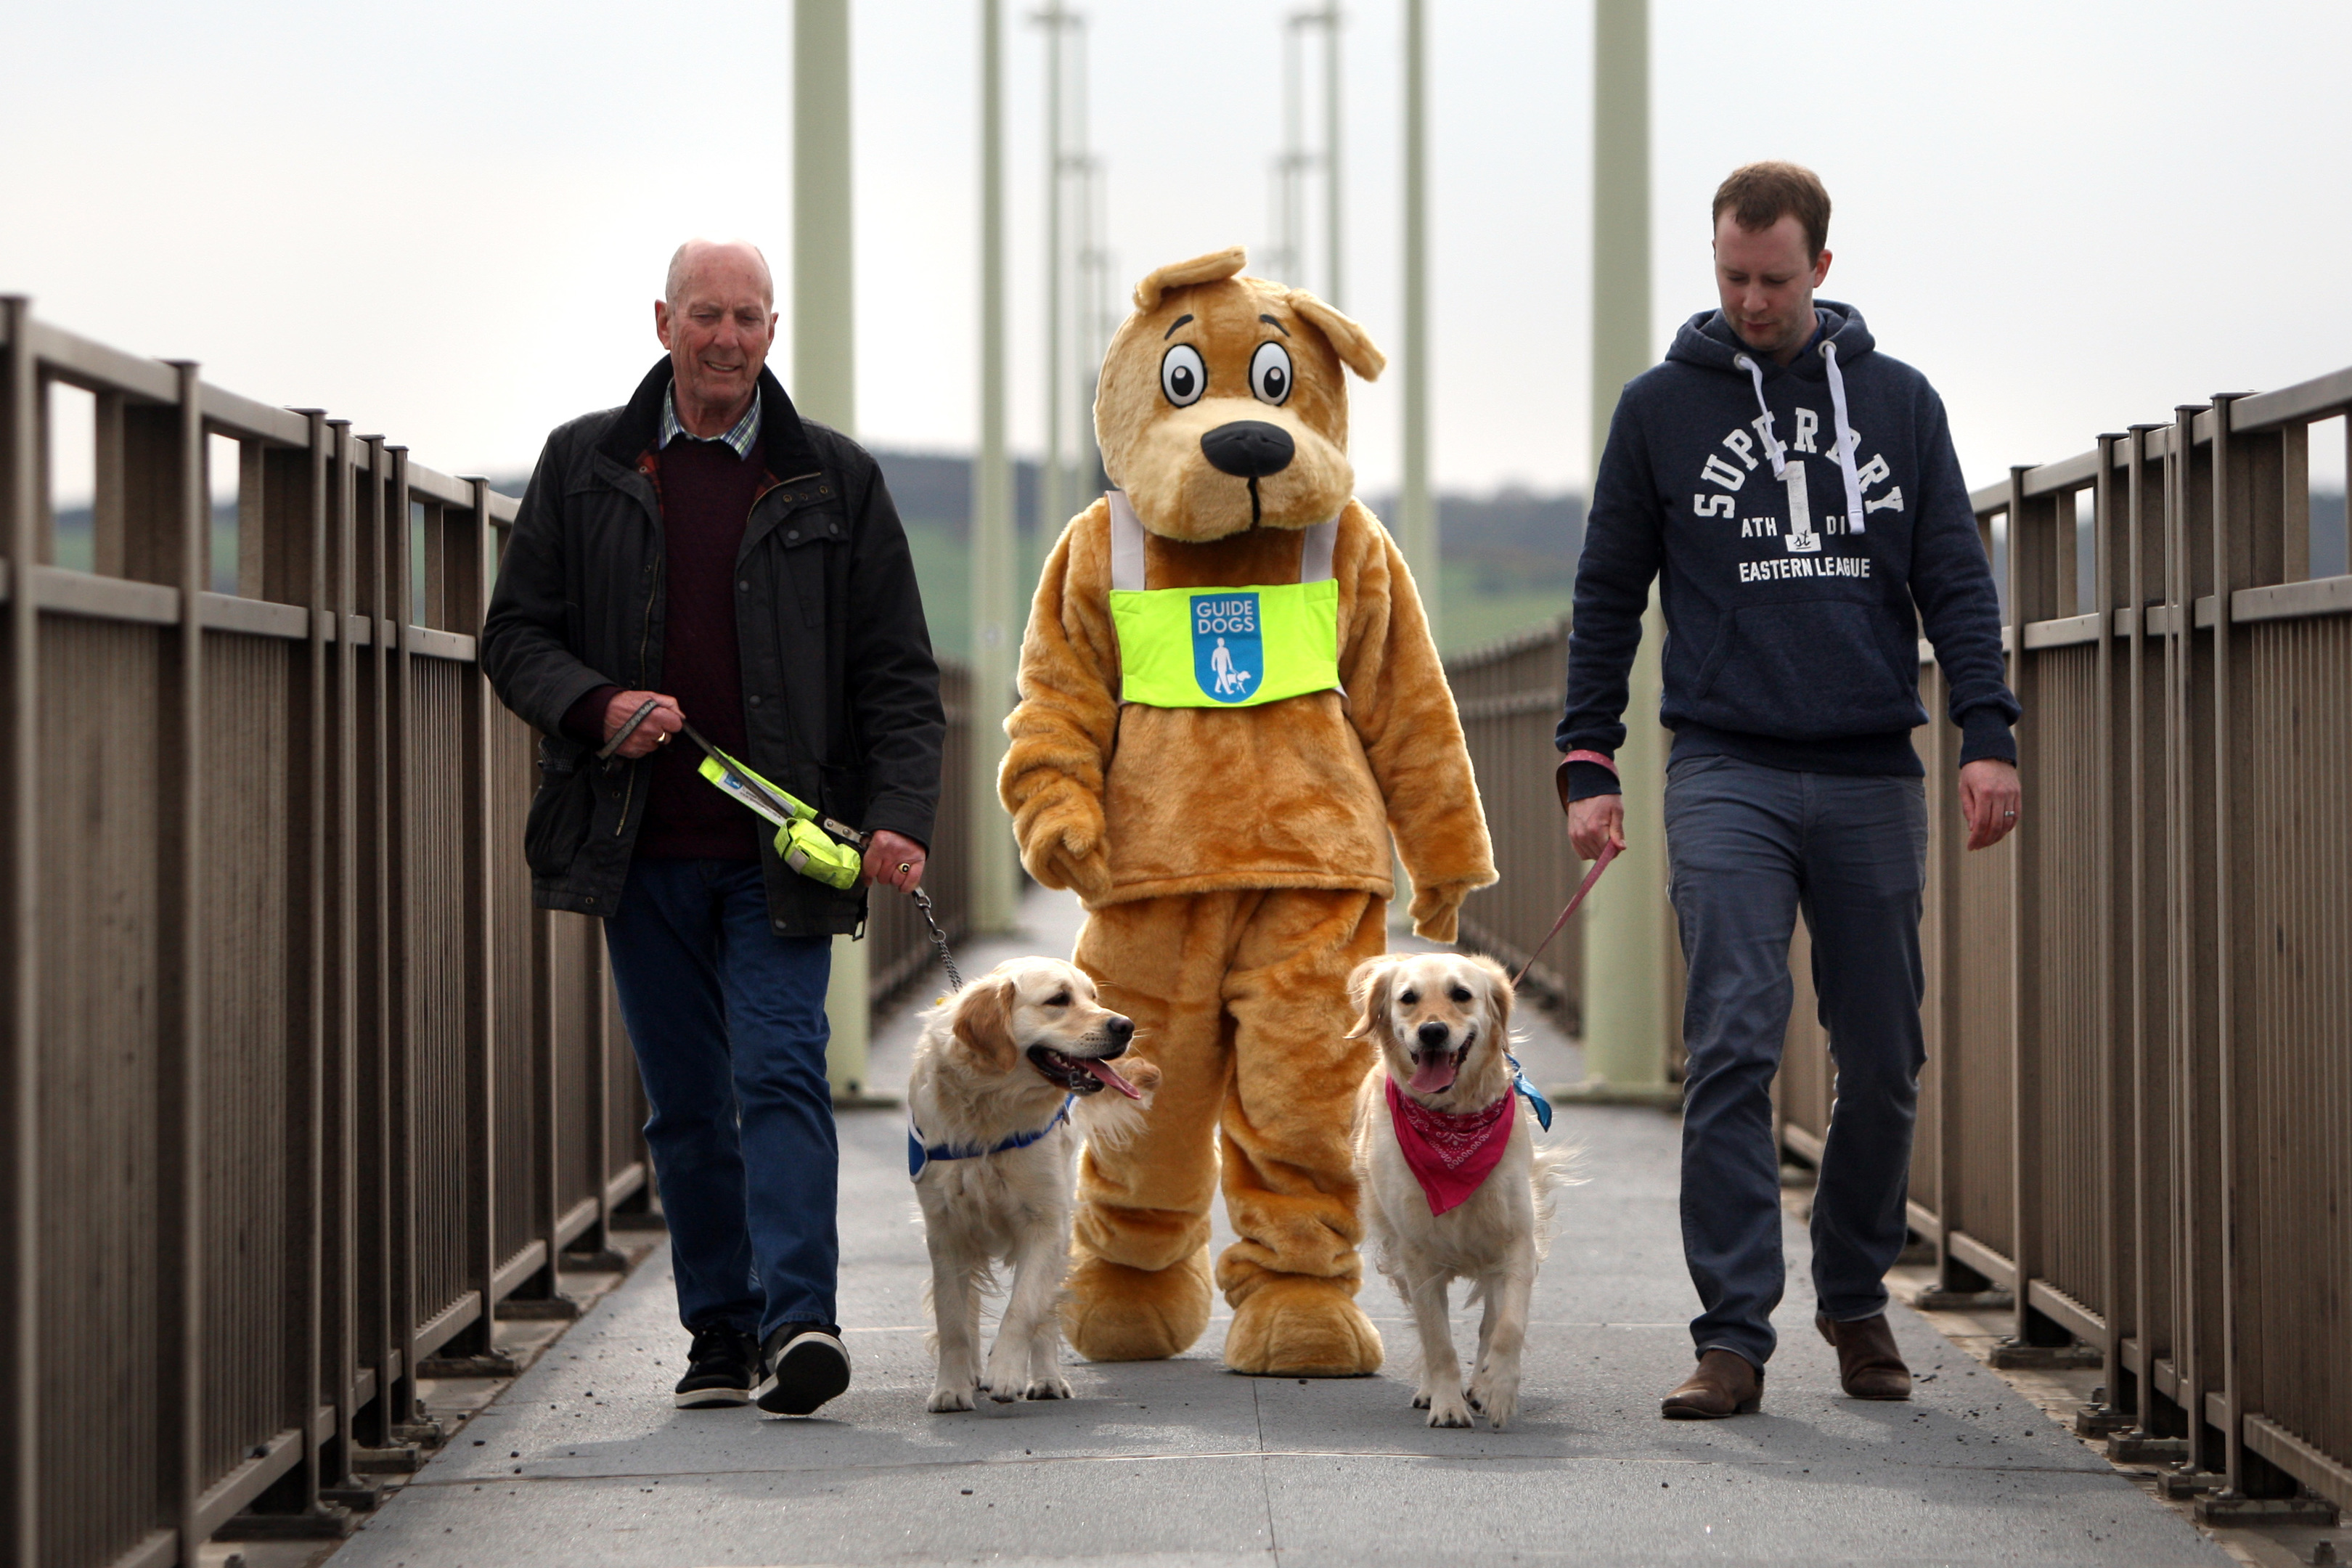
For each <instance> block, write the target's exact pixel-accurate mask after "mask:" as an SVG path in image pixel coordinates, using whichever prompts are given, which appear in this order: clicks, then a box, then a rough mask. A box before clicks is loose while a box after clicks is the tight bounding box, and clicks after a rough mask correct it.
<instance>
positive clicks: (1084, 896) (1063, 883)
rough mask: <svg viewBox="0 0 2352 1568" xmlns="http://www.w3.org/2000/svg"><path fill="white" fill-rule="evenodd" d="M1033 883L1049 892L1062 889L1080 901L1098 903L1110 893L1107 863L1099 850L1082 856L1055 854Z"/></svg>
mask: <svg viewBox="0 0 2352 1568" xmlns="http://www.w3.org/2000/svg"><path fill="white" fill-rule="evenodd" d="M1037 879H1038V880H1039V881H1041V882H1044V883H1045V885H1046V886H1047V887H1049V888H1066V889H1069V890H1070V891H1071V892H1073V893H1076V894H1077V895H1078V897H1079V898H1080V899H1081V900H1095V899H1099V898H1101V897H1103V896H1104V895H1105V894H1107V893H1108V892H1109V891H1110V861H1109V859H1108V858H1107V857H1106V856H1105V855H1104V854H1103V852H1102V850H1101V848H1100V847H1097V848H1095V849H1093V850H1090V851H1089V852H1087V854H1084V855H1072V854H1070V853H1068V852H1067V850H1066V849H1061V850H1056V851H1055V852H1054V853H1053V854H1052V855H1051V856H1050V857H1048V858H1047V860H1046V868H1045V874H1040V875H1039V876H1038V878H1037Z"/></svg>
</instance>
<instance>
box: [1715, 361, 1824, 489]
mask: <svg viewBox="0 0 2352 1568" xmlns="http://www.w3.org/2000/svg"><path fill="white" fill-rule="evenodd" d="M1731 363H1734V364H1736V365H1738V367H1739V368H1740V369H1742V370H1744V371H1746V372H1747V373H1748V379H1749V380H1751V381H1753V382H1754V383H1755V384H1756V408H1757V411H1758V412H1759V414H1761V415H1763V416H1764V417H1763V418H1762V419H1761V420H1760V421H1759V424H1758V428H1759V429H1761V430H1762V431H1763V432H1764V455H1765V456H1766V457H1768V458H1771V459H1772V477H1773V478H1774V479H1783V478H1785V477H1787V474H1788V469H1789V458H1788V451H1789V448H1788V447H1786V446H1785V445H1783V444H1782V443H1781V440H1780V437H1779V436H1778V435H1776V434H1774V433H1773V429H1772V408H1771V405H1769V404H1768V403H1766V402H1765V401H1764V367H1763V366H1762V365H1759V364H1758V363H1756V362H1755V361H1754V360H1752V359H1749V358H1748V356H1747V355H1746V354H1734V355H1732V356H1731ZM1838 406H1839V407H1841V408H1843V406H1844V405H1843V404H1840V405H1838ZM1841 417H1843V416H1841Z"/></svg>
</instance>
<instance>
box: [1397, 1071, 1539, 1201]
mask: <svg viewBox="0 0 2352 1568" xmlns="http://www.w3.org/2000/svg"><path fill="white" fill-rule="evenodd" d="M1388 1088H1389V1121H1391V1123H1392V1124H1393V1125H1394V1126H1395V1128H1396V1140H1397V1147H1398V1148H1399V1149H1402V1151H1403V1152H1404V1163H1405V1165H1406V1167H1407V1168H1408V1169H1410V1170H1411V1171H1412V1179H1413V1180H1414V1181H1416V1182H1419V1183H1420V1184H1421V1190H1422V1193H1423V1195H1424V1196H1426V1197H1427V1198H1428V1199H1429V1212H1430V1213H1431V1214H1433V1215H1441V1214H1444V1212H1445V1211H1446V1210H1447V1209H1450V1208H1453V1207H1454V1206H1455V1205H1458V1204H1460V1203H1461V1202H1462V1201H1463V1200H1464V1199H1465V1198H1467V1197H1468V1196H1469V1195H1470V1194H1472V1193H1475V1192H1476V1191H1477V1190H1478V1184H1479V1183H1481V1182H1483V1181H1485V1180H1486V1175H1487V1173H1488V1172H1490V1171H1492V1170H1494V1168H1495V1165H1496V1162H1497V1161H1499V1160H1501V1159H1502V1157H1503V1150H1504V1148H1505V1147H1506V1146H1507V1144H1508V1143H1509V1142H1510V1141H1511V1116H1512V1110H1513V1108H1514V1106H1515V1105H1516V1104H1517V1100H1518V1096H1517V1094H1506V1095H1505V1096H1503V1098H1502V1099H1500V1100H1496V1101H1495V1103H1494V1104H1492V1105H1490V1106H1487V1107H1486V1109H1484V1110H1471V1111H1465V1112H1464V1113H1462V1114H1461V1115H1458V1116H1457V1115H1454V1114H1452V1113H1450V1112H1447V1111H1444V1110H1430V1109H1429V1107H1427V1106H1425V1105H1423V1104H1422V1103H1421V1102H1420V1101H1419V1100H1414V1099H1412V1097H1411V1096H1409V1095H1407V1094H1405V1093H1404V1092H1403V1091H1402V1089H1398V1088H1397V1086H1396V1079H1389V1083H1388Z"/></svg>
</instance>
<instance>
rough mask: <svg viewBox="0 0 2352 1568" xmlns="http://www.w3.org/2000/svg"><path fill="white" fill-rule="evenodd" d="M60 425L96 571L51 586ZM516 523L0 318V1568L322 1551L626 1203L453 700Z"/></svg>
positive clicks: (432, 477)
mask: <svg viewBox="0 0 2352 1568" xmlns="http://www.w3.org/2000/svg"><path fill="white" fill-rule="evenodd" d="M53 384H60V385H65V386H70V387H76V388H79V389H81V390H82V391H84V392H86V393H88V394H89V395H90V398H89V408H90V410H91V414H90V418H91V420H92V424H93V429H92V432H91V437H92V447H93V451H94V454H95V461H94V465H93V468H94V480H95V496H94V503H93V507H92V516H91V529H92V538H91V541H90V559H91V561H92V563H93V564H94V566H95V570H94V571H92V572H81V571H70V570H65V569H62V568H59V567H58V566H57V565H55V564H54V560H55V558H56V548H55V546H56V540H55V520H54V518H53V517H52V515H51V504H52V503H51V498H50V495H49V488H50V487H49V483H48V474H49V470H50V463H51V460H52V447H53V442H52V434H53V433H52V430H51V423H52V417H53V416H52V409H51V403H52V399H51V396H50V389H51V387H52V385H53ZM226 443H234V449H235V452H236V479H237V504H236V593H234V594H220V593H214V592H210V591H208V589H209V586H210V582H211V563H210V554H211V543H212V541H211V537H210V536H211V532H212V511H213V508H212V504H211V500H210V489H211V478H212V476H211V474H210V473H209V472H208V468H209V464H210V462H211V454H212V453H213V452H214V450H215V448H216V447H217V448H218V449H219V450H221V451H222V452H223V453H226V451H227V449H228V448H227V446H226ZM224 477H225V476H224ZM513 515H514V502H513V501H512V500H509V498H507V497H504V496H501V495H499V494H496V493H494V492H492V491H491V490H490V489H489V488H488V483H487V482H486V481H484V480H481V479H451V478H449V477H447V476H446V475H443V474H439V473H436V472H434V471H433V470H431V469H429V468H425V467H423V466H422V465H421V464H418V463H415V462H413V461H411V460H410V458H409V456H408V454H407V452H406V451H405V450H404V449H403V448H402V447H399V446H397V445H394V444H391V443H388V442H386V441H385V440H383V438H382V437H374V436H360V435H354V434H353V433H352V429H351V427H350V425H349V422H347V421H344V420H341V419H331V418H329V417H327V416H325V415H324V414H322V413H320V412H317V411H289V410H286V409H280V408H273V407H268V406H266V405H261V404H258V403H255V402H253V401H251V400H249V399H247V398H244V397H240V396H238V395H235V394H233V393H229V392H226V391H224V390H222V389H221V388H218V387H215V386H213V385H209V384H205V383H204V382H203V381H202V380H201V379H200V377H199V376H198V374H197V372H196V368H195V367H194V366H193V365H186V364H165V363H159V362H156V361H153V360H146V359H141V358H137V357H135V356H133V355H130V354H125V353H120V352H118V351H116V350H113V349H110V348H108V347H105V346H104V345H101V344H99V343H96V342H90V341H89V340H88V339H85V338H81V337H78V336H75V335H73V334H71V333H68V332H65V331H60V330H58V329H57V328H55V327H53V326H50V325H48V324H47V323H46V322H42V321H37V319H35V317H34V315H33V313H32V311H31V310H30V308H29V306H28V305H27V304H26V302H25V301H23V300H13V299H12V300H0V889H5V890H4V891H0V1170H5V1181H0V1196H5V1212H4V1213H0V1237H5V1247H6V1250H5V1259H0V1264H5V1267H0V1281H5V1282H4V1283H0V1562H5V1563H41V1564H44V1565H45V1568H48V1565H55V1568H68V1565H69V1568H82V1565H90V1568H97V1565H100V1564H121V1565H128V1564H150V1563H154V1564H160V1563H173V1562H182V1563H194V1561H195V1552H196V1547H197V1545H198V1543H200V1542H203V1541H204V1540H205V1539H206V1538H208V1537H210V1536H212V1535H214V1534H215V1532H216V1531H222V1530H223V1528H224V1527H225V1526H227V1525H229V1524H230V1522H231V1521H232V1520H237V1521H238V1528H252V1527H254V1526H253V1525H252V1519H253V1516H254V1515H255V1514H257V1513H267V1514H269V1515H274V1516H276V1518H275V1520H274V1521H269V1522H271V1523H273V1524H274V1526H275V1527H276V1528H277V1529H278V1531H285V1530H287V1529H294V1530H300V1529H303V1528H305V1526H304V1524H303V1523H302V1522H301V1521H309V1525H310V1527H313V1528H316V1529H319V1530H320V1531H333V1530H334V1529H335V1528H336V1526H337V1522H338V1521H337V1520H336V1518H335V1509H336V1506H337V1504H336V1499H337V1497H338V1495H339V1494H341V1495H342V1496H344V1497H346V1498H348V1499H350V1500H353V1501H358V1500H362V1492H363V1490H364V1489H363V1488H362V1487H360V1486H359V1485H358V1484H357V1483H354V1482H353V1480H352V1477H353V1475H354V1473H355V1471H358V1470H361V1469H363V1468H366V1467H367V1466H368V1463H369V1461H370V1460H371V1459H372V1458H374V1459H378V1460H381V1459H382V1458H383V1456H372V1455H371V1454H370V1453H369V1450H371V1449H383V1448H393V1449H397V1448H400V1447H402V1446H403V1445H404V1444H406V1443H409V1442H412V1441H415V1440H416V1439H418V1438H420V1437H425V1438H429V1437H430V1436H431V1433H430V1431H429V1429H428V1428H425V1427H422V1426H420V1425H419V1410H418V1406H417V1401H416V1386H417V1380H418V1378H419V1377H420V1376H424V1375H430V1374H431V1373H432V1372H433V1370H434V1358H436V1357H437V1358H454V1359H452V1360H447V1361H445V1362H444V1363H443V1365H444V1367H445V1368H456V1369H467V1370H472V1371H476V1372H486V1371H494V1370H496V1369H497V1368H498V1367H499V1364H500V1362H499V1357H498V1356H497V1354H496V1352H495V1349H494V1346H493V1343H492V1339H491V1330H492V1326H493V1321H494V1319H495V1318H496V1317H497V1316H499V1315H500V1313H501V1311H502V1310H503V1311H505V1312H507V1313H509V1314H512V1313H516V1312H526V1311H530V1312H532V1313H533V1315H549V1314H558V1315H560V1314H561V1313H562V1311H563V1310H564V1309H563V1304H562V1302H561V1301H560V1300H556V1285H557V1278H556V1272H555V1263H556V1260H557V1259H558V1258H560V1257H562V1256H563V1255H565V1254H566V1253H572V1254H575V1255H576V1254H579V1253H582V1252H583V1251H584V1252H591V1253H594V1252H604V1251H606V1250H607V1248H608V1237H607V1233H608V1230H609V1228H610V1227H611V1226H612V1223H613V1219H614V1213H615V1211H616V1209H618V1208H624V1207H629V1206H636V1205H642V1204H643V1203H644V1202H645V1200H646V1188H647V1183H646V1163H645V1159H644V1154H643V1148H642V1143H641V1142H640V1139H639V1134H638V1127H639V1125H640V1124H641V1122H642V1121H643V1120H644V1104H643V1099H642V1094H641V1090H640V1089H639V1086H638V1079H637V1074H636V1071H635V1063H634V1060H633V1059H632V1057H631V1053H630V1050H629V1047H628V1043H627V1040H626V1038H625V1035H624V1033H623V1030H622V1028H621V1026H620V1022H619V1018H618V1008H617V1005H615V1003H614V998H613V994H612V991H611V987H610V983H609V980H608V976H607V974H606V971H605V960H604V943H603V940H602V933H601V931H599V930H598V928H597V925H596V923H595V922H594V921H592V920H589V919H585V918H582V917H576V916H571V915H565V914H555V913H550V912H547V911H543V910H535V909H534V908H533V907H532V905H531V901H530V880H529V876H528V873H527V871H526V868H525V867H524V863H523V859H522V855H521V851H520V837H521V826H522V816H523V813H524V810H525V808H526V806H527V805H528V804H529V801H530V794H531V790H532V786H533V783H534V781H535V778H536V771H537V770H536V768H535V766H534V749H535V748H534V738H533V736H532V735H531V733H530V731H529V730H528V729H527V728H526V727H525V726H524V725H523V724H522V723H521V722H520V721H519V720H517V719H515V718H514V717H513V716H512V715H511V714H509V712H508V711H507V710H505V709H504V708H503V707H502V706H501V705H500V704H499V702H498V700H496V698H495V697H494V696H493V695H492V694H491V692H490V690H489V688H488V683H487V682H486V681H485V680H483V679H481V677H480V675H479V674H478V668H477V667H476V664H475V639H474V637H473V633H474V631H475V629H476V628H477V627H478V626H479V624H480V619H481V613H482V609H483V607H484V604H485V601H486V599H487V596H488V587H489V584H490V583H491V581H492V579H493V577H494V574H495V572H496V563H497V559H498V550H499V540H500V535H501V530H502V528H503V527H504V526H505V525H506V524H508V523H509V522H510V521H512V519H513ZM420 558H421V563H422V564H421V567H420V566H419V564H418V562H419V560H420ZM951 700H952V699H951ZM951 743H952V742H951ZM950 810H952V807H950ZM943 820H948V821H954V820H957V819H956V818H955V817H953V816H946V817H943ZM940 849H941V854H940V856H939V857H938V858H937V859H935V864H936V863H938V860H944V862H945V864H944V865H943V866H941V867H940V871H939V872H938V873H936V880H935V882H934V886H935V887H936V888H939V889H941V890H942V891H943V892H944V893H945V895H946V897H945V902H946V903H947V905H948V910H949V918H950V920H951V921H956V920H960V919H961V901H960V900H959V899H958V898H957V896H956V894H955V892H954V889H956V888H957V887H959V886H960V883H959V882H958V878H959V876H960V875H961V862H960V861H958V859H957V858H956V852H955V850H954V849H953V848H952V847H949V846H941V847H940ZM883 902H884V907H886V908H887V906H888V905H889V904H895V903H898V902H903V900H887V901H883ZM881 923H882V926H883V928H884V929H883V932H882V942H883V946H884V947H885V948H886V949H889V948H890V944H891V942H893V941H898V950H894V951H901V952H902V953H903V952H904V951H908V943H907V942H905V941H904V940H903V937H904V933H898V934H897V935H895V936H894V935H893V934H891V932H892V931H893V930H894V928H890V927H889V916H888V915H886V916H885V917H884V919H883V921H882V922H881ZM907 970H908V966H907V961H906V960H905V958H904V957H903V956H901V957H899V958H894V959H890V960H887V961H885V962H881V963H877V965H876V966H875V975H874V978H875V982H876V984H877V988H881V989H887V987H888V986H890V985H891V984H898V983H903V981H904V980H905V979H906V977H907V973H902V972H905V971H907ZM909 973H910V972H909ZM531 1299H536V1300H541V1301H542V1302H545V1303H547V1304H546V1305H545V1306H542V1307H540V1308H538V1309H536V1310H535V1311H534V1310H532V1309H530V1308H525V1307H520V1306H517V1305H514V1303H517V1302H520V1301H522V1300H531ZM502 1303H506V1304H507V1305H506V1306H504V1307H503V1308H502V1306H501V1304H502ZM467 1358H479V1359H470V1360H469V1359H467ZM241 1515H242V1516H245V1517H244V1518H242V1519H240V1517H239V1516H241Z"/></svg>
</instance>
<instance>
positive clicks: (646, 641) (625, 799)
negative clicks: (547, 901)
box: [613, 555, 669, 838]
mask: <svg viewBox="0 0 2352 1568" xmlns="http://www.w3.org/2000/svg"><path fill="white" fill-rule="evenodd" d="M668 570H669V558H668V557H667V555H665V556H664V557H663V558H662V559H661V560H659V561H656V562H655V563H654V591H653V592H652V593H650V594H647V595H646V624H645V625H644V626H643V627H641V628H639V630H638V632H637V668H636V676H637V679H639V680H643V679H645V678H646V648H648V647H652V646H653V640H654V600H655V599H656V598H658V597H659V596H660V595H661V583H662V574H664V573H666V572H667V571H668ZM636 798H637V765H636V763H630V764H629V782H628V785H627V787H626V788H625V789H624V790H622V792H621V819H620V820H619V821H618V822H615V823H614V824H613V837H615V838H618V837H620V836H621V832H622V830H623V829H624V828H625V827H627V826H629V803H630V802H631V801H634V800H635V799H636Z"/></svg>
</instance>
